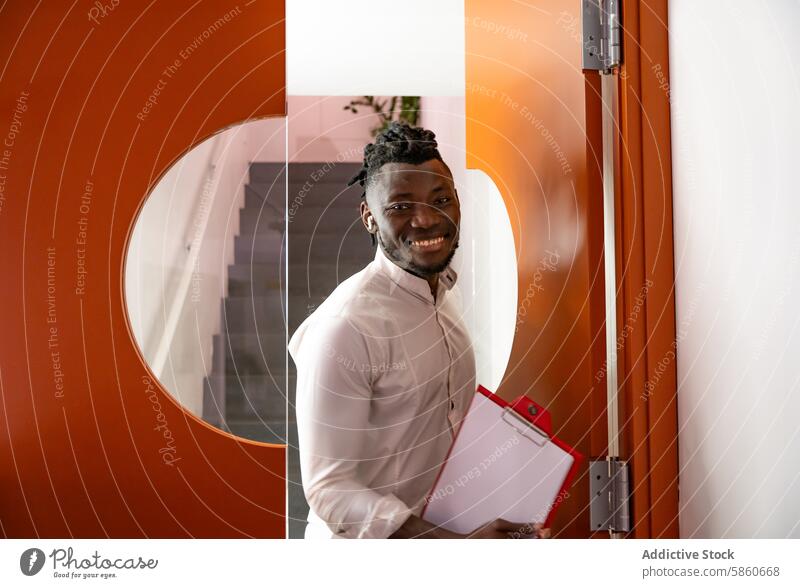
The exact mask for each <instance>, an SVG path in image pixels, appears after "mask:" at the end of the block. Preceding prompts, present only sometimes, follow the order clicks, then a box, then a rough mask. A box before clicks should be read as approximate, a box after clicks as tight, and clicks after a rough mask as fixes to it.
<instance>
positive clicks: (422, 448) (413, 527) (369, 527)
mask: <svg viewBox="0 0 800 588" xmlns="http://www.w3.org/2000/svg"><path fill="white" fill-rule="evenodd" d="M355 182H359V183H360V184H361V185H362V186H363V187H364V190H365V192H364V196H363V200H362V202H361V220H362V222H363V224H364V227H365V228H366V230H367V231H368V232H369V233H370V234H371V236H372V240H373V244H377V248H376V252H375V259H374V261H372V262H371V263H370V264H369V265H368V266H367V267H365V268H364V269H363V270H361V271H360V272H358V273H357V274H355V275H353V276H351V277H350V278H348V279H347V280H345V281H343V282H342V283H341V284H340V285H339V286H338V287H337V288H336V290H334V292H333V293H332V294H331V295H330V296H329V297H328V298H327V299H326V300H325V302H324V303H322V304H321V305H320V306H319V308H317V310H316V311H315V312H314V313H313V314H312V315H311V316H309V317H308V318H307V319H306V320H305V321H304V322H303V324H301V325H300V327H299V328H298V329H297V331H296V332H295V333H294V335H293V336H292V339H291V341H290V343H289V351H290V353H291V355H292V358H293V359H294V361H295V364H296V365H297V407H296V409H297V410H296V411H297V429H298V443H299V451H300V469H301V475H302V480H303V489H304V491H305V495H306V498H307V500H308V503H309V506H310V508H311V512H310V513H309V519H308V520H309V524H308V526H307V528H306V535H305V536H306V538H315V537H325V538H330V537H349V538H379V537H383V538H386V537H394V538H400V537H429V538H457V537H461V535H457V534H455V533H452V532H449V531H447V530H445V529H442V528H439V527H435V526H433V525H432V524H430V523H427V522H426V521H423V520H422V519H421V518H420V516H419V515H420V513H421V512H422V509H423V507H424V505H425V498H426V496H427V493H428V492H429V491H430V489H431V487H432V486H433V483H434V481H435V479H436V475H437V473H438V472H439V469H440V468H441V466H442V465H443V463H444V461H445V459H446V456H447V451H448V449H449V447H450V444H451V443H452V440H453V437H454V434H455V432H456V431H457V429H458V426H459V424H460V423H461V420H462V419H463V417H464V415H465V414H466V411H467V408H468V406H469V403H470V401H471V400H472V397H473V395H474V393H475V388H476V383H475V357H474V354H473V350H472V343H471V341H470V338H469V334H468V332H467V329H466V327H465V326H464V322H463V320H462V318H461V314H462V308H461V299H460V295H459V292H458V288H457V287H456V279H457V274H456V272H455V271H454V270H453V269H452V268H451V267H450V261H451V260H452V258H453V255H454V254H455V251H456V249H457V248H458V240H459V236H460V222H461V211H460V205H459V199H458V194H457V192H456V188H455V185H454V183H453V176H452V174H451V173H450V169H449V168H448V167H447V165H446V164H445V163H444V161H443V160H442V158H441V155H440V154H439V151H438V149H437V143H436V140H435V135H434V134H433V132H431V131H428V130H425V129H422V128H420V127H411V126H409V125H407V124H405V123H392V124H391V125H390V126H389V127H388V128H387V129H386V130H385V131H384V132H383V133H381V134H380V135H378V137H377V138H376V140H375V143H370V144H368V145H367V146H366V147H365V148H364V164H363V167H362V168H361V171H360V172H359V174H358V175H356V177H354V178H353V179H352V180H351V181H350V184H353V183H355ZM542 533H543V530H542V529H541V528H540V527H539V526H538V525H537V526H536V527H531V526H526V525H520V524H514V523H509V522H507V521H503V520H499V519H498V520H497V521H492V522H490V523H488V524H487V525H486V526H484V527H482V528H480V529H477V530H476V531H475V533H473V534H471V535H470V537H487V538H488V537H498V538H506V537H510V536H511V537H521V536H526V534H527V535H530V534H535V535H539V536H542Z"/></svg>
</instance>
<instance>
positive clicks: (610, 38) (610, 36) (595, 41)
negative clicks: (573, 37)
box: [582, 0, 622, 73]
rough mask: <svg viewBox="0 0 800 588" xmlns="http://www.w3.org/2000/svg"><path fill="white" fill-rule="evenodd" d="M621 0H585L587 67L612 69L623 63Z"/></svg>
mask: <svg viewBox="0 0 800 588" xmlns="http://www.w3.org/2000/svg"><path fill="white" fill-rule="evenodd" d="M621 4H622V2H621V0H583V8H582V18H583V69H593V70H597V71H600V72H602V73H611V72H612V70H613V69H614V68H616V67H619V66H620V65H621V64H622V14H621Z"/></svg>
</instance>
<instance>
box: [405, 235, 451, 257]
mask: <svg viewBox="0 0 800 588" xmlns="http://www.w3.org/2000/svg"><path fill="white" fill-rule="evenodd" d="M448 237H449V235H447V234H445V235H439V236H438V237H432V238H428V239H418V240H412V241H409V244H410V245H411V249H412V250H414V251H420V252H424V253H429V252H434V251H439V250H440V249H442V248H443V247H444V246H445V242H446V241H447V239H448Z"/></svg>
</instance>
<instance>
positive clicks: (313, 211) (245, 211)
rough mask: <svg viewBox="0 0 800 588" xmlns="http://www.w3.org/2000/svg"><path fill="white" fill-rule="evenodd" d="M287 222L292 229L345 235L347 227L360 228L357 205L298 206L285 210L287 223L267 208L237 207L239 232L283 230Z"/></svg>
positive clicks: (260, 232)
mask: <svg viewBox="0 0 800 588" xmlns="http://www.w3.org/2000/svg"><path fill="white" fill-rule="evenodd" d="M287 224H288V228H289V232H290V234H291V233H292V232H300V231H312V232H319V233H333V234H341V235H345V234H346V233H347V232H348V230H354V229H359V230H361V231H364V228H363V227H364V225H363V223H362V222H361V217H360V215H359V211H358V209H357V208H355V207H353V208H349V207H348V208H339V207H327V208H326V207H324V206H300V207H298V208H297V209H292V208H290V209H289V218H288V223H287V219H285V218H284V216H283V214H280V213H278V212H276V211H275V210H273V209H271V208H267V207H265V208H263V209H260V210H256V209H253V208H241V209H239V234H240V235H255V234H263V233H265V232H266V231H270V230H272V231H285V230H286V226H287Z"/></svg>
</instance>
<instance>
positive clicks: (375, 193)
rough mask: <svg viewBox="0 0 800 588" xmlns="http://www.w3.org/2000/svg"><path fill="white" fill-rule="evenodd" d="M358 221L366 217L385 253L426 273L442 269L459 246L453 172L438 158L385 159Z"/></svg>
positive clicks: (416, 271)
mask: <svg viewBox="0 0 800 588" xmlns="http://www.w3.org/2000/svg"><path fill="white" fill-rule="evenodd" d="M366 200H367V201H366V202H362V203H361V220H362V221H363V222H364V226H366V227H367V228H368V230H369V219H370V218H371V219H372V221H373V223H374V224H373V226H377V232H376V236H377V238H378V243H379V246H381V247H383V251H384V252H385V253H386V257H388V258H389V259H391V260H392V261H393V262H394V263H395V264H396V265H398V266H400V267H401V268H403V269H405V270H407V271H410V272H411V273H413V274H415V275H418V276H420V277H422V278H428V277H431V276H433V275H435V274H438V273H439V272H441V271H443V270H444V269H445V268H446V267H447V266H448V264H449V263H450V260H451V259H452V258H453V255H454V254H455V252H456V248H457V247H458V239H459V227H460V223H461V209H460V206H459V201H458V195H457V194H456V190H455V186H454V185H453V177H452V176H451V175H450V172H449V171H448V169H447V167H446V166H445V165H444V164H443V163H442V162H441V161H439V160H438V159H431V160H428V161H426V162H424V163H421V164H419V165H413V164H410V163H387V164H386V165H384V166H383V167H381V168H380V170H379V171H378V174H377V175H376V176H375V178H374V181H373V183H372V184H371V185H370V186H369V187H368V188H367V198H366Z"/></svg>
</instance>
